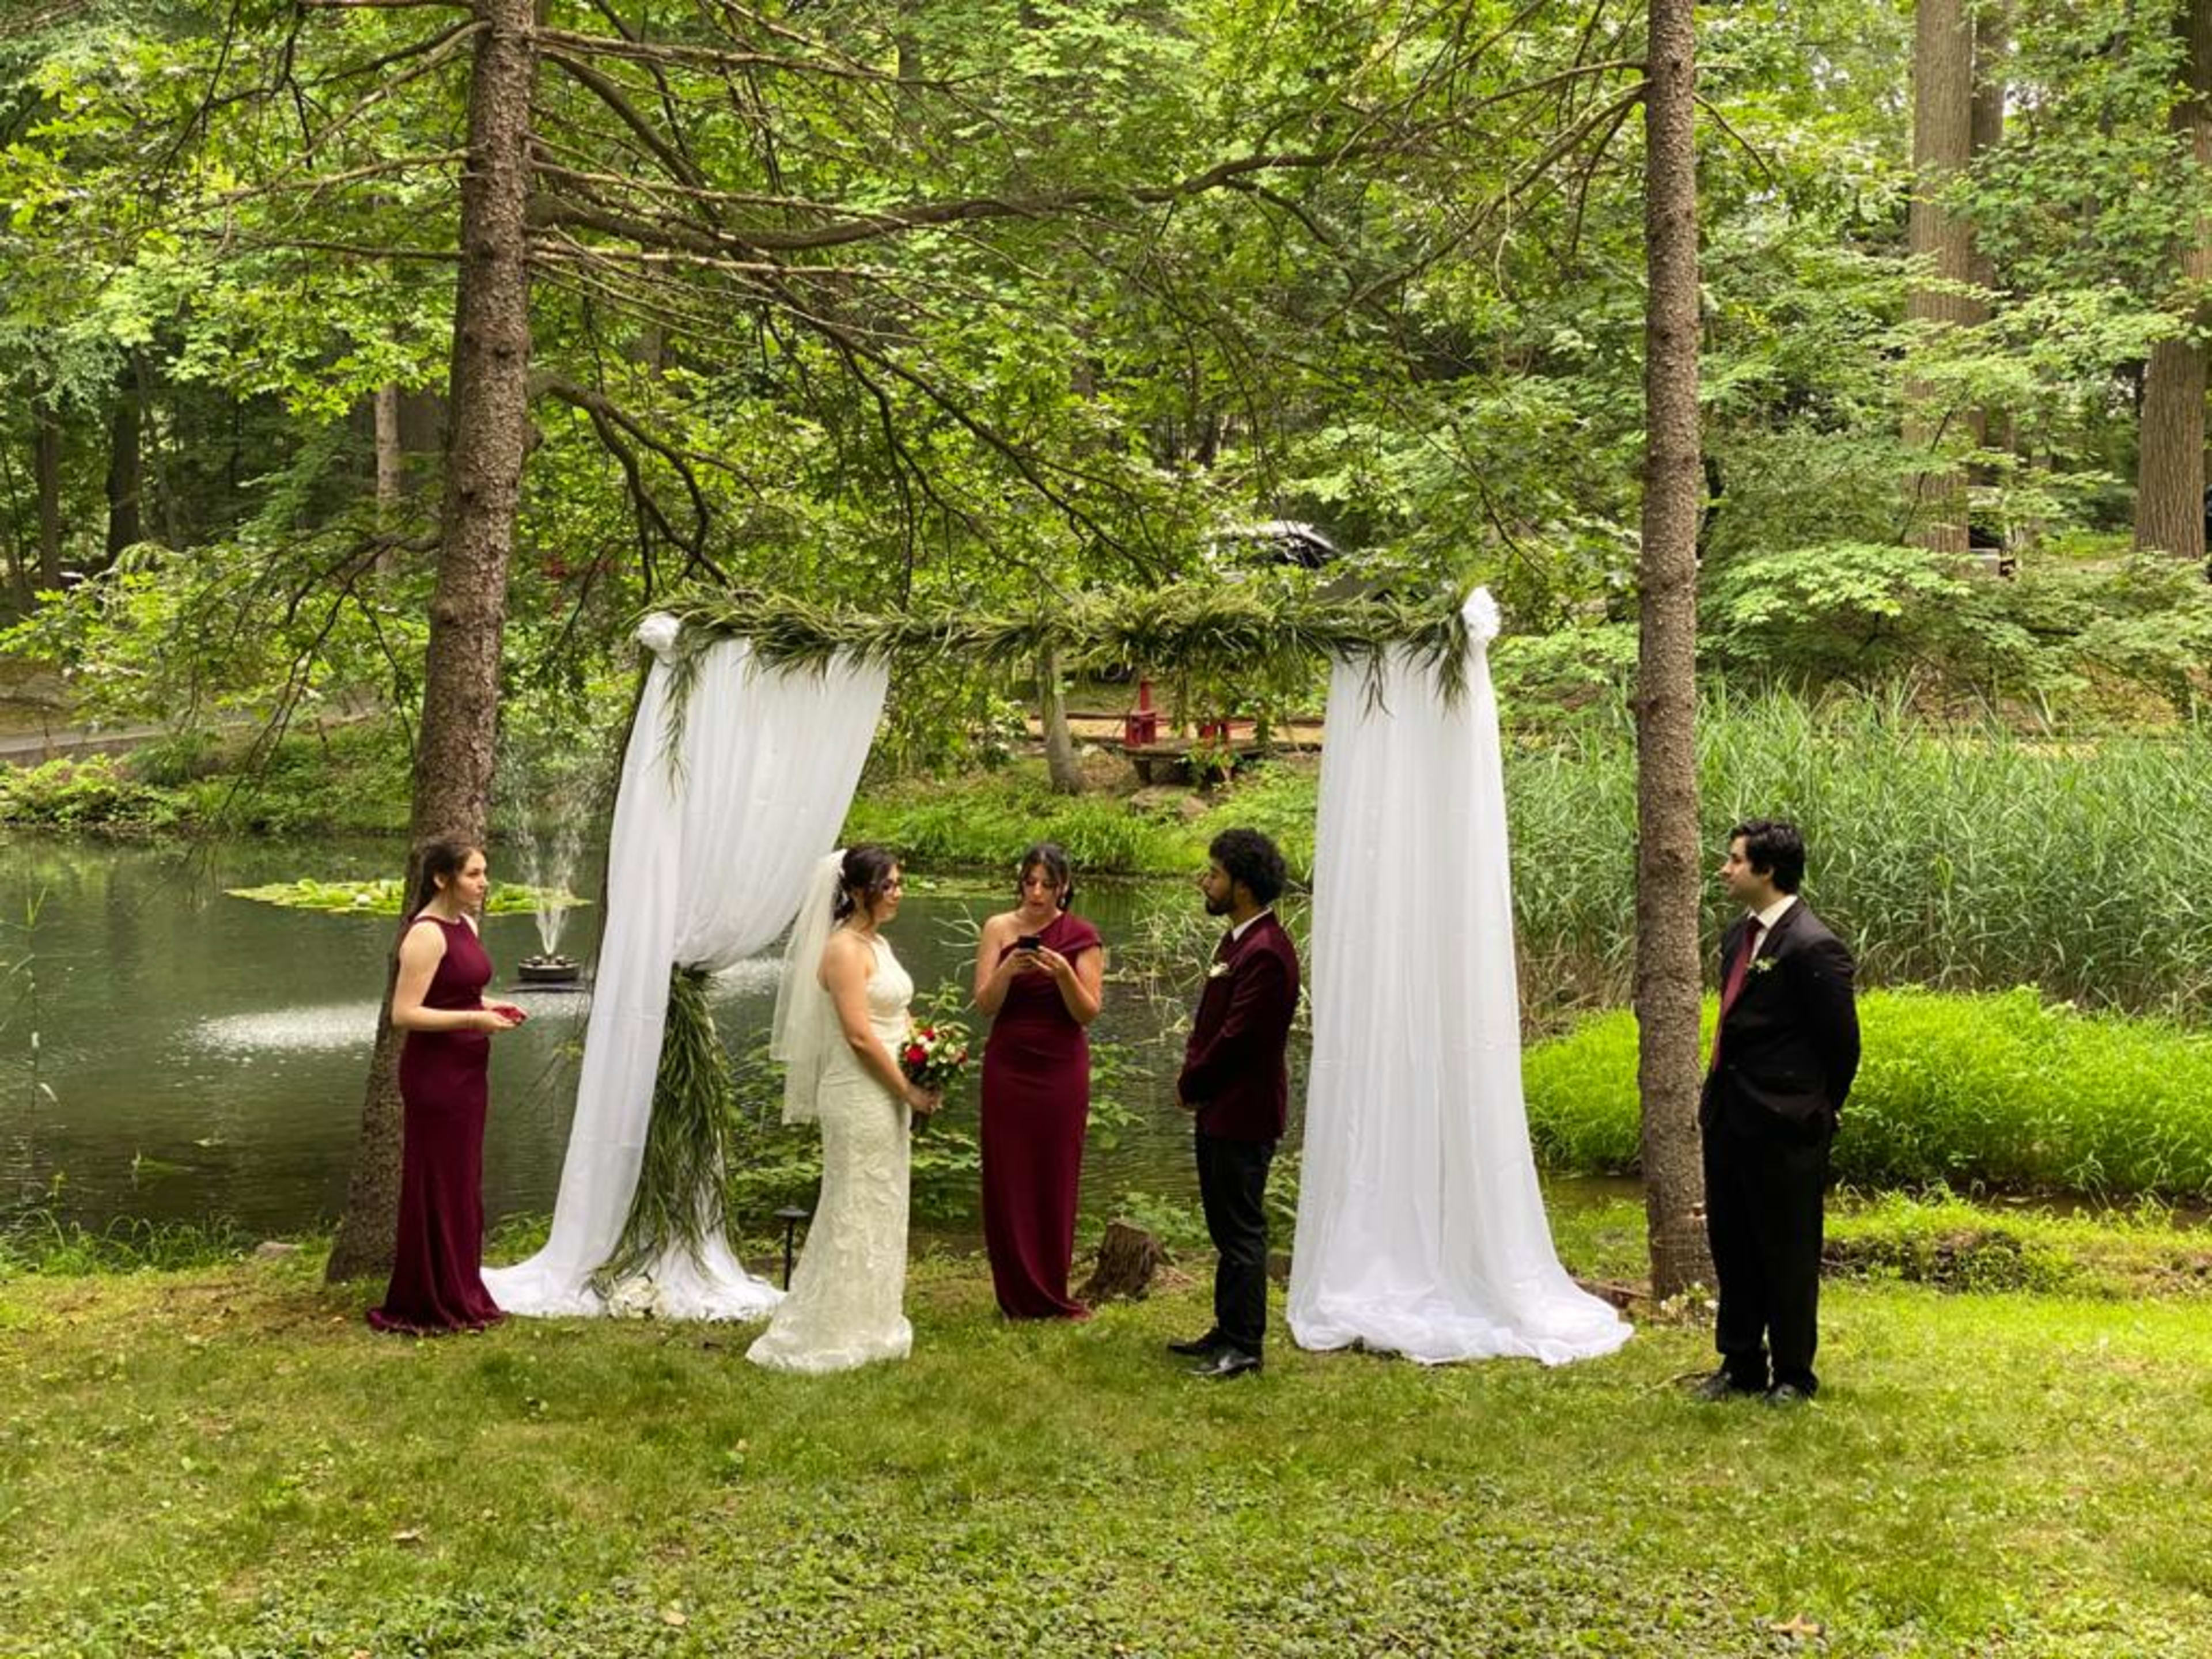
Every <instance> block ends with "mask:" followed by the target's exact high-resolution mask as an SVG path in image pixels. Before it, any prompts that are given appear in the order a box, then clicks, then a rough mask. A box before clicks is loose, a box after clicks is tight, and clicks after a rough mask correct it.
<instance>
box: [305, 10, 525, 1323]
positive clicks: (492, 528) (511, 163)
mask: <svg viewBox="0 0 2212 1659" xmlns="http://www.w3.org/2000/svg"><path fill="white" fill-rule="evenodd" d="M531 10H532V0H476V5H475V11H476V15H477V21H479V22H480V23H481V24H482V25H483V33H481V34H479V35H478V36H477V46H476V56H475V60H474V63H473V64H472V67H471V75H470V84H469V160H468V167H467V168H466V171H465V173H463V175H462V185H461V224H460V245H461V253H462V264H461V274H460V281H459V289H458V291H457V293H456V295H455V299H454V307H453V367H452V369H451V371H450V375H449V380H450V384H451V388H452V396H453V422H452V426H451V431H452V439H451V441H450V443H449V446H448V447H447V454H446V489H445V498H444V505H443V516H442V533H441V545H440V548H439V553H438V579H437V586H436V589H435V592H434V594H433V595H432V598H431V601H430V633H429V646H428V653H427V654H426V658H425V661H424V665H423V677H422V729H421V734H420V738H419V741H418V744H417V747H416V757H415V797H414V811H413V817H412V820H411V823H410V834H411V837H412V845H411V848H410V853H409V855H408V860H407V882H408V890H410V892H411V891H412V890H413V887H414V883H415V881H416V878H417V875H418V873H419V870H420V866H421V861H422V848H423V847H424V846H425V845H426V844H428V842H432V841H435V840H438V839H441V838H445V837H452V838H454V839H458V840H462V841H466V842H472V843H475V844H477V845H481V844H482V843H483V838H484V833H485V829H486V828H487V823H488V820H489V816H490V804H491V783H492V761H493V751H494V744H495V736H496V728H497V725H498V715H499V658H500V636H501V631H502V629H503V628H504V626H505V623H506V619H507V564H508V559H509V556H510V555H511V554H512V552H513V546H514V520H515V512H516V507H517V505H518V502H519V501H520V494H521V485H522V461H523V456H524V453H525V449H526V435H527V432H528V428H529V402H528V395H527V382H528V378H529V369H530V290H529V272H528V266H527V263H526V257H525V256H526V246H525V231H524V218H523V214H524V206H525V204H526V201H527V199H528V195H529V182H530V174H529V161H528V156H529V152H530V129H531V120H530V100H531V90H532V82H533V80H534V78H535V76H536V71H537V47H536V42H535V40H534V38H533V35H532V15H531ZM403 926H404V923H403ZM393 942H394V950H393V952H392V956H391V957H390V959H389V961H388V962H387V964H386V976H385V996H384V1006H383V1012H381V1013H380V1015H379V1017H378V1019H377V1031H376V1048H375V1052H374V1056H373V1057H372V1059H371V1060H370V1062H369V1073H368V1088H367V1091H366V1094H365V1097H364V1098H363V1101H362V1123H361V1141H360V1146H359V1148H358V1150H357V1151H356V1153H355V1157H354V1169H353V1178H352V1182H351V1183H350V1185H349V1188H348V1190H347V1194H346V1210H345V1216H344V1218H343V1221H342V1222H341V1223H340V1225H339V1228H338V1236H337V1243H336V1244H335V1245H334V1246H333V1247H332V1249H331V1261H330V1267H329V1276H330V1277H331V1279H354V1278H359V1277H361V1276H362V1275H364V1274H368V1273H379V1272H383V1271H386V1269H388V1268H389V1267H390V1265H391V1261H392V1234H393V1228H394V1226H395V1225H396V1218H397V1216H398V1198H399V1132H400V1109H399V1092H398V1054H399V1044H398V1036H399V1034H398V1032H397V1031H396V1030H393V1029H392V1012H391V1011H392V994H391V990H392V981H393V980H394V979H396V977H397V976H398V951H397V944H398V939H397V935H395V937H394V941H393Z"/></svg>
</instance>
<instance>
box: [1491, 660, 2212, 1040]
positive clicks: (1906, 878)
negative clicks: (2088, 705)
mask: <svg viewBox="0 0 2212 1659" xmlns="http://www.w3.org/2000/svg"><path fill="white" fill-rule="evenodd" d="M1698 757H1699V758H1698V767H1699V800H1700V802H1701V804H1702V805H1701V809H1700V818H1701V823H1702V829H1703V834H1704V839H1705V844H1706V845H1707V846H1708V847H1709V848H1711V849H1712V850H1713V858H1714V861H1715V862H1716V863H1717V861H1718V858H1719V854H1720V852H1721V850H1722V848H1723V838H1724V837H1725V836H1726V835H1727V832H1728V829H1729V825H1730V824H1731V823H1735V822H1737V821H1739V820H1740V819H1742V818H1745V817H1789V818H1794V819H1795V820H1796V821H1797V823H1800V824H1801V825H1802V827H1803V829H1804V831H1805V836H1806V842H1807V845H1808V849H1809V857H1808V868H1807V876H1806V883H1805V896H1806V898H1807V899H1808V901H1809V902H1811V903H1812V904H1813V905H1814V908H1817V909H1818V910H1819V911H1820V914H1821V915H1822V916H1823V917H1825V918H1826V920H1827V921H1828V922H1829V924H1830V925H1831V926H1832V927H1834V928H1835V929H1836V931H1837V932H1838V933H1839V934H1840V935H1842V937H1843V938H1844V939H1845V940H1846V941H1847V942H1848V943H1849V944H1850V945H1851V947H1852V949H1853V951H1855V952H1856V953H1857V956H1858V958H1859V963H1860V968H1861V972H1862V975H1863V981H1864V982H1866V983H1868V984H1870V985H1899V984H1923V985H1929V986H1934V987H1943V988H1950V989H1961V990H1963V989H2002V988H2004V987H2011V986H2015V985H2036V986H2040V987H2043V989H2044V990H2045V991H2046V992H2047V993H2049V994H2051V996H2053V997H2057V998H2059V999H2063V1000H2070V1001H2074V1002H2077V1003H2080V1004H2081V1005H2083V1006H2089V1007H2112V1008H2121V1009H2127V1010H2130V1011H2135V1012H2169V1013H2173V1014H2177V1015H2181V1016H2184V1017H2188V1018H2198V1019H2201V1018H2205V1017H2206V1016H2207V1015H2208V1014H2212V817H2208V815H2207V813H2206V811H2204V805H2203V804H2204V803H2205V802H2206V800H2207V799H2208V797H2212V729H2207V728H2205V727H2203V726H2197V727H2192V728H2185V729H2183V730H2181V731H2179V732H2176V733H2175V734H2173V735H2172V736H2165V737H2152V736H2116V737H2104V738H2096V739H2093V740H2082V741H2078V742H2057V741H2039V740H2037V739H2033V738H2023V737H2021V736H2018V735H2015V734H2013V733H2010V732H2007V731H2005V730H2003V729H2002V728H2000V727H1996V726H1990V727H1987V728H1983V729H1978V730H1974V731H1972V732H1941V731H1937V730H1935V729H1932V728H1930V727H1929V726H1927V725H1925V724H1923V723H1922V722H1920V721H1918V720H1915V719H1914V718H1913V717H1911V715H1910V714H1905V713H1903V712H1900V711H1899V709H1897V708H1894V707H1890V706H1885V705H1881V704H1879V703H1875V702H1866V701H1860V700H1850V701H1838V702H1832V703H1829V704H1826V705H1822V706H1820V707H1819V708H1814V707H1812V706H1809V705H1808V704H1806V703H1804V702H1799V701H1796V700H1794V699H1786V698H1772V699H1765V700H1762V701H1759V702H1738V703H1724V702H1719V701H1717V700H1715V701H1713V702H1709V703H1708V704H1707V705H1706V706H1705V708H1703V709H1701V710H1700V720H1699V733H1698ZM1505 770H1506V779H1505V787H1506V799H1507V805H1508V811H1509V814H1510V821H1511V835H1512V842H1513V875H1514V890H1515V903H1516V912H1517V919H1518V926H1519V931H1520V943H1521V946H1522V956H1523V962H1524V971H1525V972H1526V973H1527V975H1528V981H1527V989H1528V993H1529V994H1530V996H1531V998H1532V1000H1535V1001H1538V1002H1550V1003H1552V1004H1554V1005H1564V1006H1576V1005H1581V1006H1603V1005H1606V1004H1612V1003H1619V1002H1623V1001H1626V1000H1627V994H1628V988H1629V975H1630V966H1631V963H1632V957H1633V951H1634V928H1633V923H1634V917H1635V894H1634V881H1633V876H1634V860H1635V821H1636V793H1635V790H1636V783H1635V750H1634V745H1633V743H1632V735H1631V733H1630V732H1629V730H1628V728H1627V726H1626V721H1625V720H1612V721H1597V722H1593V723H1592V724H1590V725H1589V726H1585V727H1583V729H1581V730H1580V731H1578V732H1575V733H1573V734H1571V736H1568V737H1566V738H1551V739H1548V740H1547V742H1546V743H1545V744H1543V745H1542V746H1541V747H1530V748H1527V749H1516V750H1510V751H1509V753H1508V755H1507V758H1506V765H1505ZM1726 915H1727V906H1726V905H1725V903H1724V902H1723V900H1722V899H1721V897H1720V896H1719V894H1718V892H1717V890H1715V891H1714V892H1713V894H1712V896H1711V904H1710V914H1709V916H1708V927H1707V930H1706V932H1707V936H1708V937H1709V938H1717V936H1718V933H1719V928H1720V926H1721V924H1722V923H1723V921H1725V919H1726Z"/></svg>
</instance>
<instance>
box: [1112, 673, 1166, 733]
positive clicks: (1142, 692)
mask: <svg viewBox="0 0 2212 1659" xmlns="http://www.w3.org/2000/svg"><path fill="white" fill-rule="evenodd" d="M1159 740H1160V716H1159V712H1158V710H1157V709H1155V708H1153V707H1152V682H1151V681H1150V680H1146V679H1140V680H1139V681H1138V682H1137V706H1136V707H1135V708H1133V709H1131V710H1130V711H1129V713H1128V714H1125V715H1124V716H1122V719H1121V742H1122V744H1123V746H1124V747H1126V748H1130V749H1142V748H1144V747H1146V745H1147V744H1155V743H1158V741H1159Z"/></svg>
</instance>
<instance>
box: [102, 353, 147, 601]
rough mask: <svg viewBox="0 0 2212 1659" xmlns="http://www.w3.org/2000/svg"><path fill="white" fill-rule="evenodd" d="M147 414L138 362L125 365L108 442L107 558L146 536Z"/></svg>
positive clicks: (113, 557)
mask: <svg viewBox="0 0 2212 1659" xmlns="http://www.w3.org/2000/svg"><path fill="white" fill-rule="evenodd" d="M145 416H146V405H145V402H144V400H143V398H141V397H140V395H139V386H138V374H137V368H136V367H135V365H134V366H133V367H131V368H125V370H124V372H123V374H122V377H121V378H120V379H119V380H117V382H116V384H115V415H114V418H113V419H112V421H110V422H109V423H108V445H107V558H106V562H107V563H108V564H113V563H114V562H115V560H116V557H117V556H118V555H119V554H120V553H122V552H123V551H124V550H125V549H126V548H132V547H136V546H137V544H139V543H140V542H142V541H143V540H145V539H146V532H145V530H144V527H143V517H142V515H141V513H140V512H139V504H140V502H141V501H143V499H144V495H145V466H144V463H143V456H142V453H141V445H140V435H141V433H142V431H143V427H144V423H145Z"/></svg>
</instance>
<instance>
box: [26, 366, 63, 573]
mask: <svg viewBox="0 0 2212 1659" xmlns="http://www.w3.org/2000/svg"><path fill="white" fill-rule="evenodd" d="M31 426H32V434H31V473H32V478H33V484H34V486H35V488H36V489H37V490H38V494H39V586H40V588H41V589H43V590H45V591H46V592H54V591H56V590H58V589H59V588H60V586H61V585H62V423H61V418H60V416H57V415H56V414H55V413H54V411H53V410H51V409H49V408H48V407H47V406H46V404H37V405H35V406H34V407H33V409H32V410H31Z"/></svg>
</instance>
